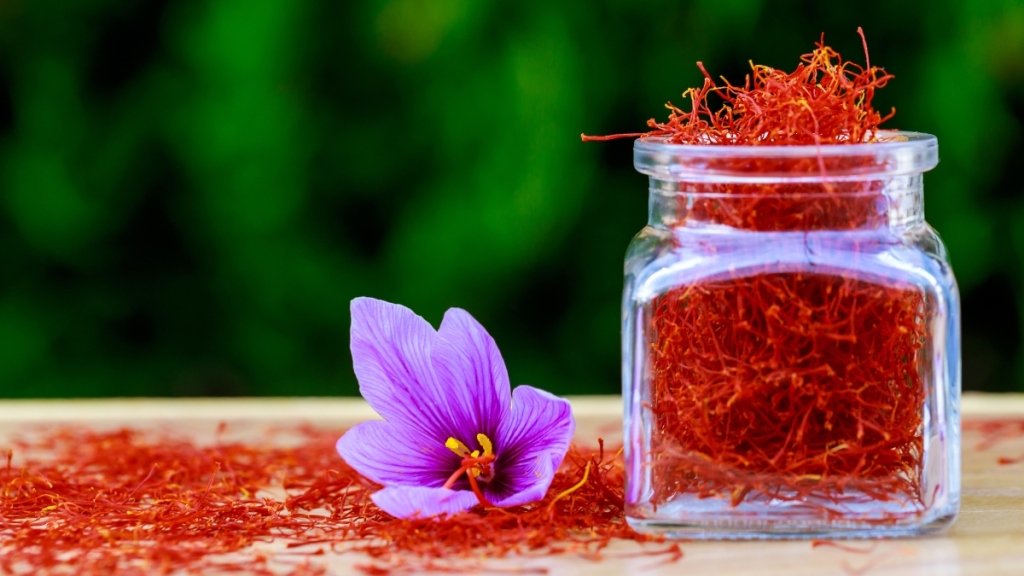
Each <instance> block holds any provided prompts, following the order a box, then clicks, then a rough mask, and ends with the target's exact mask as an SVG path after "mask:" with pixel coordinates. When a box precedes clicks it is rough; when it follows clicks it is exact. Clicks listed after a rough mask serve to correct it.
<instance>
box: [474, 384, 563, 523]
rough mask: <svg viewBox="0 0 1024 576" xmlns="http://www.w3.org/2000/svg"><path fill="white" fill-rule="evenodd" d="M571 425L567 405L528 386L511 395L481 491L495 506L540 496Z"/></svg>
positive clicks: (521, 387)
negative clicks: (492, 467)
mask: <svg viewBox="0 0 1024 576" xmlns="http://www.w3.org/2000/svg"><path fill="white" fill-rule="evenodd" d="M575 430H576V422H575V420H573V417H572V410H571V408H570V406H569V402H568V401H567V400H565V399H563V398H559V397H557V396H554V395H552V394H549V393H547V392H545V391H543V390H538V389H537V388H533V387H531V386H519V387H517V388H516V389H515V390H514V391H513V392H512V411H511V413H510V414H509V417H508V418H506V419H505V420H504V421H503V422H502V423H501V426H500V427H499V428H498V435H497V438H496V439H495V448H494V450H495V452H496V453H497V456H498V459H497V461H496V462H495V463H494V465H495V473H496V475H495V478H494V480H492V481H491V482H490V483H489V484H488V485H487V487H486V488H485V489H484V493H485V495H486V496H487V498H488V499H489V500H490V501H491V503H492V504H494V505H495V506H518V505H521V504H526V503H529V502H533V501H535V500H539V499H541V498H543V497H544V494H545V493H546V492H547V489H548V486H550V485H551V480H552V479H553V478H554V476H555V471H556V470H558V467H559V466H560V465H561V464H562V459H563V458H565V453H566V451H567V450H568V449H569V443H570V442H571V441H572V435H573V432H575Z"/></svg>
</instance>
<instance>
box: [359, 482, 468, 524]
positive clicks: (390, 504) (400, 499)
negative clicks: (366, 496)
mask: <svg viewBox="0 0 1024 576" xmlns="http://www.w3.org/2000/svg"><path fill="white" fill-rule="evenodd" d="M370 498H371V499H372V500H373V503H374V504H376V505H377V506H380V509H381V510H383V511H385V512H387V513H388V514H390V515H392V516H395V517H396V518H428V517H430V516H437V515H438V514H456V513H458V512H462V511H463V510H469V509H470V508H472V507H473V506H476V504H477V502H478V501H477V498H476V495H475V494H473V493H472V492H469V491H467V490H449V489H448V488H423V487H419V486H415V487H414V486H400V487H388V488H384V489H383V490H380V491H378V492H374V493H373V494H371V495H370Z"/></svg>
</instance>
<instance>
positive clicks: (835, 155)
mask: <svg viewBox="0 0 1024 576" xmlns="http://www.w3.org/2000/svg"><path fill="white" fill-rule="evenodd" d="M754 160H757V161H762V160H763V161H765V162H766V163H767V164H765V163H761V164H758V165H752V164H750V161H754ZM633 161H634V166H635V167H636V169H637V171H639V172H641V173H644V174H647V175H649V176H652V177H654V178H657V179H665V180H674V181H680V180H687V181H689V180H692V181H703V182H714V181H718V182H726V181H730V182H799V181H822V180H867V179H878V178H885V177H890V176H905V175H912V174H920V173H922V172H926V171H928V170H931V169H932V168H934V167H935V166H936V165H937V164H938V161H939V141H938V139H937V138H936V137H935V136H933V135H931V134H924V133H921V132H904V131H895V130H883V131H879V132H878V140H877V141H875V142H868V143H863V144H821V145H814V144H810V145H798V146H784V145H764V146H756V145H736V146H733V145H715V144H672V143H669V142H668V139H667V138H665V137H660V136H651V137H646V138H643V137H642V138H638V139H637V140H636V141H635V142H634V144H633Z"/></svg>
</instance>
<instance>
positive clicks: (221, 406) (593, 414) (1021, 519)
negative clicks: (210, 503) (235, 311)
mask: <svg viewBox="0 0 1024 576" xmlns="http://www.w3.org/2000/svg"><path fill="white" fill-rule="evenodd" d="M572 403H573V411H574V413H575V415H576V419H577V430H578V432H577V434H578V436H579V438H580V439H581V440H582V441H584V442H586V443H588V444H589V443H592V442H593V441H594V439H595V438H596V437H597V436H603V437H604V438H606V439H609V440H617V439H620V438H621V430H620V424H621V403H620V400H619V399H618V398H615V397H576V398H572ZM962 408H963V416H964V420H965V422H969V423H970V422H977V421H979V420H983V419H1007V418H1009V419H1014V420H1024V395H999V396H996V395H980V394H967V395H965V396H964V401H963V404H962ZM374 417H376V416H375V414H374V413H373V411H372V410H370V408H369V407H368V406H367V405H366V404H365V403H364V402H362V401H361V400H355V399H333V398H330V399H328V398H309V399H284V398H271V399H194V400H164V399H160V400H135V399H118V400H57V401H48V400H7V401H0V447H2V446H3V445H4V443H5V442H6V439H7V438H9V437H10V435H12V434H24V433H26V431H29V430H31V429H38V427H39V426H40V425H43V426H46V425H49V424H61V423H77V424H83V423H84V424H87V425H92V426H97V427H109V426H123V425H127V426H132V427H138V428H149V427H167V426H168V425H170V426H172V427H173V428H174V429H175V430H176V431H177V432H179V433H186V434H190V435H193V436H195V437H197V439H201V438H202V437H205V436H209V435H212V434H213V432H214V430H215V429H216V427H217V425H218V424H219V423H220V422H224V421H226V422H228V423H229V426H231V427H232V428H234V429H236V430H241V431H243V433H244V431H245V430H251V431H256V430H258V429H259V427H260V426H264V425H268V424H270V425H280V424H285V423H300V422H308V423H311V424H313V425H319V426H329V427H333V428H338V427H345V426H349V425H351V424H354V423H356V422H359V421H362V420H365V419H369V418H374ZM252 433H255V432H252ZM981 439H982V437H981V434H980V432H978V431H977V430H974V429H972V427H971V426H970V425H968V426H967V427H966V430H965V433H964V444H963V446H964V452H963V505H962V508H961V512H960V517H959V519H958V520H957V522H956V524H954V526H953V527H952V528H951V529H950V530H949V531H948V532H946V533H945V534H942V535H940V536H932V537H927V538H917V539H901V540H885V541H879V542H877V543H875V542H865V541H855V542H850V543H849V546H850V547H852V548H854V549H856V550H858V551H846V550H841V549H838V548H834V547H829V546H819V547H813V546H812V544H811V542H810V541H807V540H795V541H784V542H700V543H697V542H684V543H683V544H682V548H683V551H684V553H685V556H684V557H683V559H682V560H680V561H679V562H677V563H674V564H669V565H662V566H657V567H652V564H654V563H656V562H657V561H658V559H657V558H650V557H647V558H643V557H640V558H637V557H622V556H623V555H624V554H620V553H625V554H628V553H629V552H630V551H632V550H634V549H635V547H636V546H637V545H635V544H632V543H626V542H623V543H619V544H617V545H615V546H613V547H611V551H610V553H609V555H608V557H606V558H605V559H603V560H601V561H600V562H594V561H590V560H584V559H580V558H571V557H570V558H566V557H553V558H540V559H531V560H529V561H526V562H522V563H520V562H517V561H506V563H505V564H504V566H506V567H516V566H520V565H522V566H530V567H546V568H549V569H550V570H551V574H586V575H587V576H604V575H610V574H651V575H658V574H715V575H722V576H725V575H734V574H735V575H739V574H754V575H769V574H780V575H781V574H786V575H805V574H806V575H811V574H871V575H877V576H882V575H897V574H898V575H918V574H920V575H962V574H963V575H967V574H979V575H982V574H985V575H988V574H1015V575H1024V462H1021V463H1016V464H1000V463H999V461H998V460H999V458H1000V457H1009V458H1015V457H1020V456H1022V455H1024V435H1019V434H1018V435H1017V436H1016V437H1012V438H1007V439H1003V440H1000V441H998V442H995V443H994V444H992V445H991V446H988V447H986V448H985V449H983V450H979V449H978V446H979V444H980V443H981ZM617 556H619V557H617ZM324 561H325V562H327V563H329V573H332V574H346V573H348V570H349V568H350V567H351V566H352V564H353V563H354V562H358V561H360V559H359V558H353V555H352V554H348V555H339V556H334V557H326V558H325V559H324ZM497 565H498V566H502V564H497Z"/></svg>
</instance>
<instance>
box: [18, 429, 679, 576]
mask: <svg viewBox="0 0 1024 576" xmlns="http://www.w3.org/2000/svg"><path fill="white" fill-rule="evenodd" d="M276 434H281V435H283V436H282V437H285V438H288V437H290V438H292V441H291V445H290V447H281V444H282V443H277V445H275V442H274V441H273V438H271V437H266V438H263V439H262V440H261V442H260V443H256V444H247V443H240V442H225V441H218V442H216V443H213V444H209V445H200V444H197V443H195V442H191V441H188V440H184V439H180V438H178V439H176V438H172V437H169V436H166V435H155V434H153V433H144V432H142V431H138V430H131V429H121V430H115V431H109V432H96V431H92V430H89V429H86V428H65V429H60V430H56V431H49V432H45V433H43V434H42V436H40V437H39V438H38V439H36V440H34V441H32V442H31V443H22V444H20V445H17V446H16V447H15V451H14V462H13V465H11V466H7V467H4V468H0V571H2V572H4V573H8V574H36V573H39V572H42V571H46V572H47V573H50V574H86V575H98V574H125V575H134V574H151V573H172V572H178V571H184V572H205V571H214V572H225V573H246V574H281V573H290V574H296V575H299V574H324V573H327V572H326V568H325V567H324V566H323V565H322V562H321V563H317V561H316V560H317V558H318V557H319V556H322V555H325V554H328V553H341V552H361V553H364V554H366V555H367V556H368V559H367V560H366V561H361V562H360V563H358V564H357V567H358V569H359V570H361V571H362V572H364V573H367V574H404V573H413V572H419V571H424V570H437V571H448V572H473V571H479V570H481V569H486V570H488V571H502V570H506V569H507V568H503V567H501V566H490V565H488V564H487V563H486V562H487V561H488V560H493V559H499V558H504V557H508V556H528V557H531V558H533V557H544V556H548V555H558V554H563V555H564V554H570V555H572V554H575V555H581V556H585V557H588V558H595V557H598V556H599V555H600V554H601V552H602V550H603V549H604V548H605V547H606V546H607V545H608V544H609V543H611V542H612V541H613V540H615V539H627V540H633V541H640V542H645V541H658V539H657V538H652V537H645V536H642V535H639V534H636V533H634V532H633V531H632V530H631V529H630V528H629V527H628V526H627V525H626V524H625V522H624V521H623V513H622V506H623V470H622V464H621V459H620V458H619V457H618V454H617V453H608V452H606V451H604V449H603V446H601V447H598V448H596V449H594V450H589V449H584V448H580V447H578V446H573V447H572V448H571V449H570V451H569V453H568V455H567V456H566V459H565V461H564V463H563V465H562V467H561V468H560V469H559V471H558V472H557V474H556V475H555V478H554V480H553V481H552V483H551V487H550V489H549V491H548V495H547V496H546V497H545V498H544V499H543V500H541V501H540V502H537V503H536V504H534V505H531V506H525V507H517V508H509V509H482V510H481V509H477V510H475V511H471V512H462V513H459V514H456V515H453V516H450V517H443V518H440V519H413V520H400V519H395V518H392V517H390V516H388V515H387V514H385V513H384V512H382V511H381V510H380V509H379V508H377V507H376V505H374V504H373V503H372V501H371V500H370V497H369V496H370V494H371V493H372V492H373V491H374V490H376V489H378V488H379V486H377V485H375V484H372V483H371V482H369V481H367V480H365V479H364V478H362V477H361V476H360V475H359V474H358V473H356V472H355V471H354V470H352V469H351V468H349V467H348V466H346V465H345V464H344V463H343V462H341V461H339V459H338V457H337V453H336V452H335V451H334V441H335V439H336V438H337V437H338V431H336V430H332V431H323V430H314V429H301V430H297V429H295V430H283V431H278V432H276ZM295 438H299V439H300V441H298V442H295V441H294V439H295ZM9 461H10V459H9ZM253 545H256V546H255V547H252V546H253ZM644 553H645V554H647V553H649V554H650V555H652V556H658V555H664V554H666V553H667V552H666V551H665V550H648V551H645V552H644ZM680 554H681V552H680ZM515 571H516V572H517V573H520V572H522V573H536V572H543V569H542V568H531V569H527V570H521V571H520V570H518V569H517V570H515Z"/></svg>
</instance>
